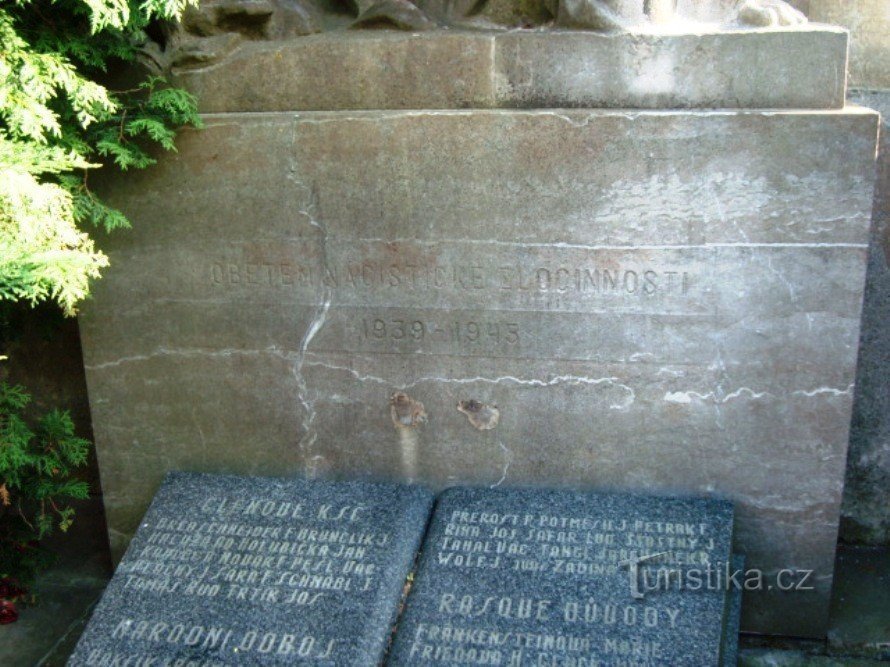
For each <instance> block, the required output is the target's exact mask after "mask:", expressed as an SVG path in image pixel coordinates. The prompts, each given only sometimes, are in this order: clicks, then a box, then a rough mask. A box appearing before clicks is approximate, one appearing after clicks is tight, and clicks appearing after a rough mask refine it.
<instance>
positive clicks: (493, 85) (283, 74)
mask: <svg viewBox="0 0 890 667" xmlns="http://www.w3.org/2000/svg"><path fill="white" fill-rule="evenodd" d="M846 44H847V33H846V32H845V31H844V30H841V29H838V28H830V27H826V26H820V27H818V28H806V29H804V28H796V29H785V30H775V29H770V30H743V31H717V32H707V31H706V32H702V33H696V34H688V33H687V34H658V35H655V34H627V33H625V34H619V35H603V34H598V33H591V32H576V31H543V32H542V31H511V32H483V31H467V32H460V31H434V32H431V33H422V34H406V33H400V32H391V31H389V32H388V31H371V32H364V33H356V32H345V33H343V32H341V33H327V34H323V35H312V36H309V37H303V38H300V39H296V40H289V41H280V42H243V43H241V44H240V46H238V49H237V50H236V51H235V52H234V53H232V55H230V56H229V57H228V58H226V59H225V60H224V61H223V62H220V63H217V64H215V65H212V66H209V67H205V68H203V69H190V70H180V71H179V72H178V81H179V83H181V84H183V85H186V86H187V87H188V88H190V89H191V90H193V91H194V92H195V93H197V95H198V99H199V102H200V105H201V109H202V111H205V112H234V111H292V110H318V109H324V110H340V109H455V108H463V107H475V108H493V107H505V108H527V107H609V108H625V107H626V108H664V107H669V108H723V107H726V108H730V107H733V108H748V107H751V108H799V109H809V108H814V109H829V108H840V107H842V106H843V104H844V91H845V67H846V48H847V47H846ZM789 53H793V54H794V57H793V58H792V57H788V54H789Z"/></svg>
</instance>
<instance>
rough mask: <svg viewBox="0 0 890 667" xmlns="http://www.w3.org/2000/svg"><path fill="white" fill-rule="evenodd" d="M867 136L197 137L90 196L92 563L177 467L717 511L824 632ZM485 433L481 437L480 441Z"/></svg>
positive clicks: (325, 131) (864, 130) (771, 607)
mask: <svg viewBox="0 0 890 667" xmlns="http://www.w3.org/2000/svg"><path fill="white" fill-rule="evenodd" d="M876 132H877V116H876V114H874V113H873V112H870V111H867V110H863V109H859V108H855V107H850V108H847V109H845V110H843V111H785V112H775V111H726V112H680V111H655V112H646V111H640V112H629V111H609V110H542V111H506V110H487V111H479V110H473V111H378V112H370V111H367V112H359V111H350V112H318V113H311V112H301V113H275V114H273V113H270V114H221V115H216V116H213V115H211V116H207V117H206V129H204V130H203V131H201V132H200V133H198V132H185V133H183V135H182V136H181V139H180V140H179V143H178V146H179V152H178V153H177V154H176V155H174V156H171V157H169V158H165V159H164V160H163V162H162V163H161V164H159V165H158V166H157V167H156V168H154V169H152V170H150V171H148V172H145V173H139V174H132V175H128V178H127V179H125V180H124V181H120V182H114V183H110V184H108V186H107V188H106V192H107V193H108V195H109V200H110V202H111V203H112V204H113V205H116V206H119V207H120V208H121V209H122V210H124V211H125V212H126V213H127V214H128V215H129V216H130V218H131V219H132V220H133V222H134V225H133V229H132V230H131V231H130V230H128V231H126V232H123V233H119V234H113V235H112V236H111V237H109V238H107V239H104V240H103V241H102V245H103V247H104V248H105V249H106V250H107V251H108V253H109V256H110V258H111V267H110V268H109V269H108V271H107V273H106V275H105V278H104V279H103V280H101V281H98V282H97V283H96V285H95V288H94V292H93V293H94V298H93V300H91V302H89V303H87V304H86V305H85V307H84V311H83V315H82V317H81V319H80V325H81V333H82V338H83V345H84V357H85V359H84V361H85V364H86V370H87V380H88V385H89V393H90V400H91V407H92V414H93V425H94V432H95V438H96V444H97V449H98V455H99V462H100V467H101V472H102V485H103V492H104V496H105V503H106V510H107V517H108V522H109V529H110V534H111V539H112V544H113V548H114V550H115V552H116V553H117V554H118V555H119V554H120V553H121V552H122V550H123V548H124V547H125V545H126V542H127V539H128V538H129V536H130V535H132V533H133V532H134V531H135V528H136V527H137V525H138V522H139V521H140V519H141V517H142V515H143V513H144V511H145V508H146V506H147V505H148V502H149V501H150V499H151V497H152V495H153V493H154V490H155V488H156V486H157V484H159V483H160V480H161V479H162V478H163V476H164V474H165V473H166V472H167V471H168V470H170V469H175V468H190V469H203V470H207V471H208V472H228V473H232V472H237V473H244V474H291V473H300V474H304V475H307V476H308V475H338V476H353V477H358V478H372V479H395V480H406V479H417V480H424V481H425V482H428V483H429V484H431V485H433V486H436V487H439V488H441V487H444V486H451V485H454V484H456V483H473V484H488V485H502V486H504V485H506V486H509V485H522V484H535V485H556V486H568V487H575V488H579V489H620V490H628V491H646V492H652V493H666V494H669V493H684V494H692V495H696V494H706V493H709V492H711V491H715V490H716V491H717V492H719V493H721V494H723V495H725V496H726V497H729V498H730V499H732V501H733V502H734V503H735V505H736V511H737V534H736V545H735V546H736V550H737V551H740V552H744V553H745V554H746V555H747V557H748V566H749V567H752V568H759V569H762V570H764V571H765V572H767V573H773V572H775V571H777V570H779V569H782V568H795V567H796V568H804V569H811V570H814V571H815V573H816V574H815V576H814V582H815V590H813V591H809V592H801V593H799V594H796V595H794V596H790V595H786V594H781V593H780V592H778V591H756V592H754V591H752V592H750V593H749V594H746V599H745V609H744V612H743V620H742V626H743V628H744V629H745V630H747V631H759V632H774V633H781V634H787V635H796V636H806V635H822V634H823V633H824V630H825V624H826V619H827V603H828V594H829V588H830V582H831V573H832V568H833V564H834V551H835V544H836V537H837V524H838V512H839V509H838V508H839V504H840V499H841V493H842V488H843V476H844V466H845V460H846V451H847V441H848V430H849V424H850V406H851V401H852V387H853V382H854V370H855V364H856V347H857V341H858V331H859V317H860V304H861V301H862V293H863V277H864V270H865V256H866V249H867V243H868V228H869V221H870V211H871V200H872V189H873V179H874V155H875V140H876ZM495 416H496V417H497V418H496V419H495Z"/></svg>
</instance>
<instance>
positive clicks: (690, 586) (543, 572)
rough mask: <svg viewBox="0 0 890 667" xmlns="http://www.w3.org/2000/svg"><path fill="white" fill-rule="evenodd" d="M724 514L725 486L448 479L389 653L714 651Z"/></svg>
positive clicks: (458, 659) (480, 655)
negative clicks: (667, 493) (690, 489)
mask: <svg viewBox="0 0 890 667" xmlns="http://www.w3.org/2000/svg"><path fill="white" fill-rule="evenodd" d="M732 523H733V510H732V505H731V504H730V503H728V502H726V501H722V500H713V499H704V498H662V497H642V496H631V495H613V494H582V493H574V492H567V491H545V490H516V489H509V490H500V489H493V490H492V489H450V490H448V491H446V492H445V493H443V494H442V495H441V496H440V498H439V500H438V502H437V505H436V510H435V513H434V516H433V520H432V523H431V526H430V530H429V532H428V534H427V537H426V540H425V541H424V546H423V548H422V550H423V555H422V557H421V560H420V564H419V567H418V571H417V574H416V576H415V579H414V584H413V587H412V590H411V593H410V595H409V597H408V601H407V605H406V609H405V612H404V614H403V615H402V618H401V620H400V622H399V628H398V632H397V634H396V639H395V642H394V645H393V649H392V652H391V655H390V664H392V665H425V664H440V665H536V666H542V665H547V666H556V665H559V666H561V667H565V666H574V667H592V666H598V667H599V666H604V665H615V666H618V665H633V666H649V665H694V666H695V665H701V666H704V665H707V666H710V667H713V666H716V665H719V664H720V663H721V653H722V651H723V642H724V623H725V622H726V620H727V609H728V599H729V595H728V593H727V587H726V585H725V581H724V579H725V576H726V573H727V562H728V561H729V559H730V554H731V542H732ZM628 563H633V564H636V565H635V566H634V567H630V566H629V565H628ZM730 567H731V566H730ZM709 572H710V574H708V573H709ZM659 573H660V574H659ZM696 575H700V577H702V578H708V577H709V578H710V582H707V581H702V582H700V583H701V584H702V585H700V586H698V587H696V586H695V582H694V579H695V578H696ZM659 576H661V577H662V579H661V580H658V579H657V577H659ZM632 579H633V581H632Z"/></svg>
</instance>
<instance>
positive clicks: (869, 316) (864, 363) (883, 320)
mask: <svg viewBox="0 0 890 667" xmlns="http://www.w3.org/2000/svg"><path fill="white" fill-rule="evenodd" d="M851 99H852V101H854V102H856V103H859V104H862V105H865V106H869V107H871V108H872V109H876V110H877V111H880V112H881V116H882V118H883V122H882V125H881V144H880V153H879V157H878V180H877V185H876V189H875V200H874V214H873V227H872V236H871V244H870V248H869V259H868V273H867V276H866V286H865V301H864V304H863V313H862V333H861V340H860V344H859V345H860V346H859V367H858V371H857V376H856V393H855V403H854V406H853V422H852V427H851V430H850V450H849V454H848V459H847V479H846V484H845V490H844V502H843V508H842V520H841V534H840V537H841V540H843V541H845V542H850V543H854V544H875V545H878V544H890V498H888V496H890V268H888V258H890V136H888V133H890V124H888V122H887V119H888V115H890V90H885V91H871V92H866V91H858V92H853V93H852V94H851Z"/></svg>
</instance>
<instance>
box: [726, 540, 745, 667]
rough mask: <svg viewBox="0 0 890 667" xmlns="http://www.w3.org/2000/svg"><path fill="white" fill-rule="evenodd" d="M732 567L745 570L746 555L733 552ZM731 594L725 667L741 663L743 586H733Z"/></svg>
mask: <svg viewBox="0 0 890 667" xmlns="http://www.w3.org/2000/svg"><path fill="white" fill-rule="evenodd" d="M732 567H733V570H734V571H740V572H744V571H745V557H744V556H742V555H740V554H733V556H732ZM729 596H730V597H729V610H728V611H727V614H726V622H725V623H724V625H723V654H722V664H723V665H724V667H737V665H738V663H739V633H740V632H741V627H742V588H739V587H738V586H734V585H733V586H731V587H730V591H729Z"/></svg>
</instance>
